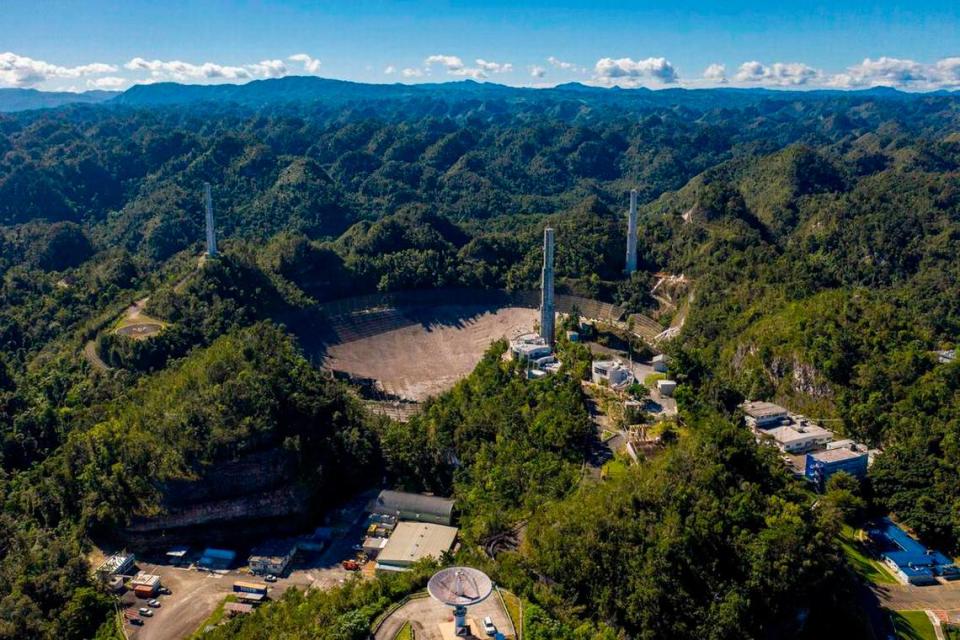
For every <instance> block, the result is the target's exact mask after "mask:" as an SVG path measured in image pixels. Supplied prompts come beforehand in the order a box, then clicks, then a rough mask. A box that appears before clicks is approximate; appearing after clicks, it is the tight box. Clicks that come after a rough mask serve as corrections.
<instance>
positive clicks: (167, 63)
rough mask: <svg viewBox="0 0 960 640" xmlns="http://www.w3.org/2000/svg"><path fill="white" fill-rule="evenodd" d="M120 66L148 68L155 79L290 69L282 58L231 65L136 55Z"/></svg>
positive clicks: (267, 74)
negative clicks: (145, 57) (151, 58)
mask: <svg viewBox="0 0 960 640" xmlns="http://www.w3.org/2000/svg"><path fill="white" fill-rule="evenodd" d="M123 66H124V68H125V69H128V70H130V71H148V72H149V73H150V77H151V79H152V80H154V81H160V80H176V81H178V82H188V81H190V80H252V79H254V78H282V77H283V76H285V75H287V73H288V72H289V69H287V65H286V63H284V62H283V60H261V61H260V62H256V63H253V64H247V65H243V66H232V65H223V64H217V63H215V62H204V63H203V64H193V63H191V62H183V61H182V60H146V59H144V58H140V57H137V58H134V59H132V60H130V61H129V62H127V63H126V64H125V65H123Z"/></svg>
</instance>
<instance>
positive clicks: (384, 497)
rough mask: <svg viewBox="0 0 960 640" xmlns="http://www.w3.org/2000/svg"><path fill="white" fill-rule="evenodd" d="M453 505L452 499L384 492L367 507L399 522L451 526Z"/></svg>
mask: <svg viewBox="0 0 960 640" xmlns="http://www.w3.org/2000/svg"><path fill="white" fill-rule="evenodd" d="M453 505H454V501H453V500H451V499H450V498H440V497H438V496H427V495H424V494H422V493H406V492H404V491H389V490H384V491H381V492H380V495H378V496H377V497H376V499H375V500H373V501H372V502H371V503H370V504H369V505H368V506H367V511H369V512H370V513H377V514H382V515H388V516H394V517H395V518H396V519H397V520H416V521H419V522H432V523H434V524H444V525H450V524H452V523H453Z"/></svg>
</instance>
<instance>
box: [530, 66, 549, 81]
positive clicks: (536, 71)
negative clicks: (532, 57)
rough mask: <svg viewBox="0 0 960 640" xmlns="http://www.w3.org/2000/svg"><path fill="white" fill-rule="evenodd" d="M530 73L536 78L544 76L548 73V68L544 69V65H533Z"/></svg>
mask: <svg viewBox="0 0 960 640" xmlns="http://www.w3.org/2000/svg"><path fill="white" fill-rule="evenodd" d="M530 75H531V76H533V77H534V78H542V77H543V76H545V75H547V70H546V69H544V68H543V67H539V66H537V65H533V66H532V67H530Z"/></svg>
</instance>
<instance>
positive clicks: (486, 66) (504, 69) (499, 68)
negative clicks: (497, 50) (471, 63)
mask: <svg viewBox="0 0 960 640" xmlns="http://www.w3.org/2000/svg"><path fill="white" fill-rule="evenodd" d="M476 62H477V66H478V67H480V68H481V69H483V70H484V71H489V72H490V73H510V72H511V71H513V64H512V63H510V62H505V63H503V64H501V63H499V62H489V61H487V60H484V59H483V58H477V60H476Z"/></svg>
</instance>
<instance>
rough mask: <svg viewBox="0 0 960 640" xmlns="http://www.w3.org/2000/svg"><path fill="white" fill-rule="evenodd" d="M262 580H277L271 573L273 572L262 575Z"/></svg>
mask: <svg viewBox="0 0 960 640" xmlns="http://www.w3.org/2000/svg"><path fill="white" fill-rule="evenodd" d="M263 581H264V582H276V581H277V576H275V575H273V574H268V575H265V576H263Z"/></svg>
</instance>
